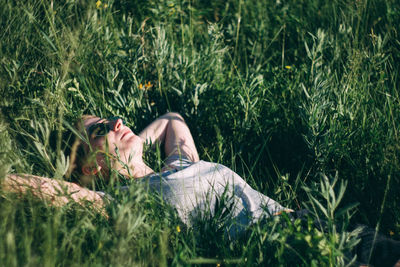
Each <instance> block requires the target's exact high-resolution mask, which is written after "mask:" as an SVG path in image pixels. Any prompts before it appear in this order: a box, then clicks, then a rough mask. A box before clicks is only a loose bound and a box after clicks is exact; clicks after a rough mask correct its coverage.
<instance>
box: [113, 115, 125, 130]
mask: <svg viewBox="0 0 400 267" xmlns="http://www.w3.org/2000/svg"><path fill="white" fill-rule="evenodd" d="M113 123H114V125H113V130H114V131H115V132H116V131H118V130H120V129H121V128H122V126H123V125H124V122H123V121H122V119H120V118H118V119H116V120H114V121H113Z"/></svg>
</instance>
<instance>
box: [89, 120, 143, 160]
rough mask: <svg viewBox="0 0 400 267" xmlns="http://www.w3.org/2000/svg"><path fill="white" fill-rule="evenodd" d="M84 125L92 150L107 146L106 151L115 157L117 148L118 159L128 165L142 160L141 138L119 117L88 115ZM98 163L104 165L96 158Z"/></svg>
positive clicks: (102, 148) (103, 148) (104, 148)
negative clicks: (106, 117)
mask: <svg viewBox="0 0 400 267" xmlns="http://www.w3.org/2000/svg"><path fill="white" fill-rule="evenodd" d="M84 126H85V128H86V131H87V133H88V136H89V140H90V144H91V146H92V149H93V150H103V151H105V150H106V148H108V151H107V152H109V153H111V154H112V155H114V156H116V157H118V155H117V152H116V150H118V154H119V156H120V158H119V160H121V161H123V162H124V163H126V164H128V165H129V164H130V163H133V162H137V161H141V160H142V152H143V140H142V139H141V138H140V137H139V136H137V135H136V134H134V133H133V132H132V130H131V129H129V127H127V126H125V125H124V123H123V121H122V119H121V118H118V117H116V118H111V119H101V118H99V117H90V118H88V119H85V121H84ZM98 164H99V165H100V166H101V167H105V166H102V165H104V161H103V160H100V162H99V160H98Z"/></svg>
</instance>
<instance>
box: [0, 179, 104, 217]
mask: <svg viewBox="0 0 400 267" xmlns="http://www.w3.org/2000/svg"><path fill="white" fill-rule="evenodd" d="M2 188H3V190H4V191H6V192H12V193H17V194H21V195H24V194H27V193H28V192H31V193H32V194H33V195H34V196H35V197H37V198H39V199H41V200H43V201H45V202H46V203H48V204H50V205H52V206H57V207H60V206H63V205H66V204H67V203H69V202H70V201H71V200H72V201H74V202H76V203H78V204H80V205H82V206H84V204H85V202H87V201H89V202H91V203H93V207H94V208H95V209H96V210H97V211H99V212H100V213H101V214H102V215H104V216H105V217H108V216H107V214H106V211H105V203H104V201H103V199H102V198H101V196H100V195H98V194H97V193H96V192H94V191H91V190H89V189H87V188H83V187H81V186H79V185H77V184H74V183H70V182H66V181H59V180H55V179H50V178H46V177H40V176H35V175H30V174H8V175H7V176H6V177H5V179H4V180H3V181H2Z"/></svg>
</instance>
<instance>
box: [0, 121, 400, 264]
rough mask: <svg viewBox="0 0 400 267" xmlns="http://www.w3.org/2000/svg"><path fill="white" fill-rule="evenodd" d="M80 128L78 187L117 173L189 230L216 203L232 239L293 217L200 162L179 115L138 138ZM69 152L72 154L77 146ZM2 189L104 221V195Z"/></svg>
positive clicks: (51, 188) (105, 128)
mask: <svg viewBox="0 0 400 267" xmlns="http://www.w3.org/2000/svg"><path fill="white" fill-rule="evenodd" d="M83 129H84V131H83V133H84V135H86V136H87V137H88V144H85V143H81V144H80V145H79V146H80V149H81V150H83V151H84V153H83V158H82V157H81V158H78V159H77V160H76V167H77V169H78V171H81V173H82V174H83V176H82V177H84V178H83V179H82V180H81V182H83V183H85V181H87V180H88V178H95V177H98V176H102V177H109V176H110V171H111V169H114V170H117V171H118V172H119V173H120V174H121V175H123V176H124V177H125V178H127V179H135V181H138V182H141V181H143V182H145V183H146V185H148V187H149V189H150V190H152V191H156V192H158V193H159V194H160V195H161V196H162V198H163V199H164V200H165V201H166V202H167V203H168V204H170V205H171V206H172V207H174V208H175V209H176V211H177V212H178V214H179V217H180V218H181V219H182V221H183V222H184V223H186V224H188V225H191V224H192V222H193V220H195V219H196V217H197V216H198V215H199V214H201V213H202V212H204V211H211V213H212V212H213V211H214V210H215V208H216V206H218V205H220V204H221V203H223V204H224V207H225V208H226V209H227V211H228V213H229V216H230V217H231V218H232V221H233V222H234V223H233V224H232V227H231V228H230V229H227V233H229V234H231V235H232V236H235V235H236V234H238V233H240V232H242V231H243V230H244V229H245V228H246V227H247V226H249V225H251V224H253V223H255V222H257V221H259V220H260V219H262V218H264V217H268V216H270V215H277V214H280V213H282V212H292V210H290V209H288V208H285V207H283V206H281V205H280V204H279V203H277V202H276V201H274V200H272V199H271V198H269V197H267V196H265V195H263V194H261V193H260V192H258V191H256V190H254V189H252V188H251V187H250V186H249V185H248V184H247V183H246V182H245V181H244V180H243V179H242V178H241V177H239V176H238V175H237V174H236V173H234V172H233V171H232V170H230V169H229V168H227V167H225V166H223V165H220V164H216V163H210V162H205V161H202V160H200V159H199V155H198V153H197V149H196V146H195V144H194V141H193V138H192V135H191V133H190V130H189V128H188V127H187V125H186V123H185V122H184V119H183V118H182V116H180V115H179V114H177V113H167V114H165V115H164V116H161V117H160V118H158V119H157V120H155V121H154V122H152V123H151V124H150V125H149V126H147V127H146V128H145V129H144V130H143V131H142V132H141V133H140V134H139V135H136V134H134V133H133V132H132V131H131V130H130V129H129V128H128V127H127V126H125V125H124V122H123V120H122V119H121V118H118V117H113V118H109V119H101V118H99V117H95V116H84V118H83ZM145 143H147V144H153V145H155V144H161V143H163V144H164V152H165V155H166V159H165V166H164V167H163V169H162V171H161V172H160V173H155V172H154V171H153V170H152V169H151V168H150V167H149V166H147V165H146V164H145V162H144V161H143V158H142V152H143V145H144V144H145ZM72 150H73V151H75V150H77V147H75V148H74V147H73V148H72ZM75 154H77V153H72V155H74V156H72V157H71V158H73V157H75ZM78 154H79V153H78ZM110 159H111V160H110ZM71 161H74V160H73V159H72V160H71ZM3 186H4V188H5V189H6V190H8V191H13V192H21V193H24V192H26V191H27V190H28V189H27V188H30V191H31V192H32V194H33V195H35V196H37V197H39V198H41V199H44V200H46V201H48V202H49V203H51V204H53V205H58V206H60V205H64V204H66V203H67V202H68V201H70V200H73V201H75V202H77V203H79V204H82V205H84V203H85V202H91V203H93V204H94V206H93V207H94V208H95V209H97V210H99V211H100V212H101V213H102V214H104V215H105V216H107V213H106V211H105V198H104V196H105V195H106V194H105V193H103V192H96V191H92V190H89V189H86V188H83V187H81V186H78V185H76V184H74V183H69V182H65V181H56V180H53V179H48V178H43V177H37V176H32V175H9V176H8V177H7V178H6V180H5V181H4V184H3ZM123 189H124V188H121V190H123ZM63 192H64V194H62V193H63ZM66 195H68V196H69V197H67V196H66ZM370 236H371V235H369V237H370ZM369 237H368V238H369ZM380 240H384V241H385V242H386V243H384V246H387V249H386V251H383V252H381V253H386V254H387V257H392V258H391V259H388V262H389V260H390V261H391V262H390V263H389V264H391V265H393V264H394V263H395V262H396V261H397V259H399V258H400V244H399V242H395V241H392V240H387V239H382V238H381V239H380ZM387 250H389V251H387ZM368 251H369V249H368ZM363 253H364V254H366V253H365V251H364V250H363V251H360V253H359V254H360V255H362V254H363ZM375 254H376V253H375ZM367 257H368V256H367ZM378 258H379V257H378ZM367 259H368V258H367ZM362 260H365V259H362ZM373 260H374V259H373ZM391 265H389V266H391Z"/></svg>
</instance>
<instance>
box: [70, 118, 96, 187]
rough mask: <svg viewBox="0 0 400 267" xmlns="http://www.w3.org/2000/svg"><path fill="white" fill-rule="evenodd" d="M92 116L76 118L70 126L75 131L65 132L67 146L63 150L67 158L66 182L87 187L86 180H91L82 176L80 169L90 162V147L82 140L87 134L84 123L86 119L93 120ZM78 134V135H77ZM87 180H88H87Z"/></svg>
mask: <svg viewBox="0 0 400 267" xmlns="http://www.w3.org/2000/svg"><path fill="white" fill-rule="evenodd" d="M93 117H95V116H93V115H83V116H81V117H80V118H78V119H77V120H76V122H75V124H74V126H72V127H73V128H74V130H75V131H72V129H69V130H68V131H67V132H66V138H65V139H64V140H67V146H66V149H65V153H66V155H68V156H69V168H68V170H67V172H66V174H65V177H66V178H67V180H70V181H72V182H78V183H80V184H83V185H87V184H88V182H90V181H88V180H92V178H89V177H88V176H87V175H84V174H83V172H82V167H83V166H84V165H85V164H86V163H87V162H88V160H92V159H93V158H92V157H91V153H90V150H91V149H90V147H89V145H88V144H87V142H86V141H85V140H84V139H85V138H86V137H87V132H86V129H85V126H84V122H85V120H87V119H90V118H93ZM77 133H79V135H78V134H77ZM88 178H89V179H88Z"/></svg>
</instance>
